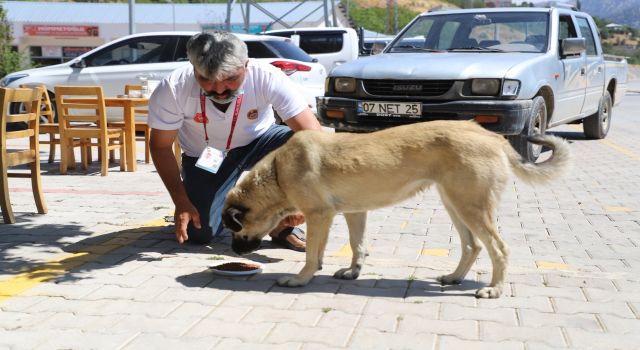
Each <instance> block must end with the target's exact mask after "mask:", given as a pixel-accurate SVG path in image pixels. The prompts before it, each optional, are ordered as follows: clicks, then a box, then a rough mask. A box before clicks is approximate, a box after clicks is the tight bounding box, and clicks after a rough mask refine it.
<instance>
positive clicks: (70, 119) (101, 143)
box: [54, 86, 125, 176]
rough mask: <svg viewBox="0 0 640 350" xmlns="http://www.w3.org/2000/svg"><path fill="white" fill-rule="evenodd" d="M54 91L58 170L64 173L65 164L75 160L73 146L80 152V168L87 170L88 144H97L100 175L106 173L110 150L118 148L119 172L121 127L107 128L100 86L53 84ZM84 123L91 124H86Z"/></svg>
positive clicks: (122, 157)
mask: <svg viewBox="0 0 640 350" xmlns="http://www.w3.org/2000/svg"><path fill="white" fill-rule="evenodd" d="M54 91H55V94H56V107H57V114H58V123H59V124H60V149H61V152H60V158H61V161H60V173H61V174H66V173H67V168H68V167H69V165H70V164H74V163H75V161H73V150H74V148H76V147H79V148H80V151H81V155H82V167H83V169H87V168H88V162H89V158H90V152H91V147H92V146H98V152H99V153H100V157H99V159H100V168H101V172H100V173H101V175H102V176H107V170H108V168H109V156H108V155H109V151H111V150H116V149H117V150H119V151H120V171H124V170H125V162H124V160H125V149H124V147H125V146H124V130H122V128H109V127H107V114H106V107H105V103H104V94H103V92H102V87H100V86H56V87H55V89H54ZM87 122H90V123H92V126H86V123H87ZM94 139H96V140H97V141H93V140H94ZM116 141H117V142H116ZM71 162H74V163H71Z"/></svg>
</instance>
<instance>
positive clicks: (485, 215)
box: [441, 187, 509, 298]
mask: <svg viewBox="0 0 640 350" xmlns="http://www.w3.org/2000/svg"><path fill="white" fill-rule="evenodd" d="M441 190H442V192H445V193H444V194H445V195H446V198H448V200H449V204H450V206H451V208H452V209H453V211H455V213H456V214H457V216H458V218H459V219H460V221H462V223H463V224H464V225H465V226H466V227H467V228H468V229H469V231H470V232H471V234H472V235H473V237H472V239H478V240H480V241H481V242H482V244H483V245H484V246H485V248H486V249H487V252H488V253H489V257H490V258H491V264H492V265H493V274H492V277H491V283H490V284H489V286H488V287H484V288H480V289H478V290H477V291H476V297H477V298H498V297H500V294H502V288H503V284H504V280H505V277H506V274H507V259H508V256H509V249H508V247H507V244H506V243H505V242H504V241H503V240H502V238H500V235H499V233H498V229H497V227H496V224H495V208H496V205H497V203H498V198H499V194H496V193H495V192H494V191H492V189H484V190H480V189H479V188H477V187H476V188H475V189H471V190H470V191H467V192H466V195H463V194H462V193H456V194H457V195H449V193H450V191H451V192H452V193H453V191H455V190H449V189H444V188H442V189H441Z"/></svg>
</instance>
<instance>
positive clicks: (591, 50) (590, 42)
mask: <svg viewBox="0 0 640 350" xmlns="http://www.w3.org/2000/svg"><path fill="white" fill-rule="evenodd" d="M577 20H578V27H580V33H581V34H582V37H583V38H584V40H585V41H586V45H587V56H595V55H596V41H595V39H594V38H593V32H592V31H591V26H590V25H589V21H587V19H586V18H583V17H577Z"/></svg>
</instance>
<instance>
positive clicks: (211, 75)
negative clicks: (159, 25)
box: [187, 31, 248, 80]
mask: <svg viewBox="0 0 640 350" xmlns="http://www.w3.org/2000/svg"><path fill="white" fill-rule="evenodd" d="M187 55H188V56H189V62H191V64H192V65H193V67H194V68H195V69H196V71H197V72H198V73H200V74H203V75H204V76H205V77H206V78H208V79H212V80H224V79H226V78H228V77H229V76H232V75H235V74H236V73H237V71H238V69H240V68H242V67H244V64H245V62H246V61H247V59H248V54H247V45H246V44H245V43H244V41H242V40H240V39H239V38H238V37H237V36H235V35H233V34H231V33H229V32H222V31H213V32H209V33H198V34H196V35H194V36H192V37H191V38H190V39H189V41H188V42H187Z"/></svg>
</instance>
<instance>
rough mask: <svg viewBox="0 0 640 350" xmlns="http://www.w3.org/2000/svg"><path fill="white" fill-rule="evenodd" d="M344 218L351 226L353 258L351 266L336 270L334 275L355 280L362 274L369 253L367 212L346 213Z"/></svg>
mask: <svg viewBox="0 0 640 350" xmlns="http://www.w3.org/2000/svg"><path fill="white" fill-rule="evenodd" d="M344 218H345V219H346V220H347V227H348V228H349V244H350V245H351V251H352V252H353V256H352V258H351V266H349V267H346V268H343V269H340V270H338V271H336V273H335V274H333V277H335V278H340V279H343V280H354V279H356V278H358V276H360V270H361V269H362V265H363V264H364V259H365V257H366V255H367V248H366V247H365V240H364V231H365V230H366V227H367V212H366V211H365V212H361V213H345V214H344Z"/></svg>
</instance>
